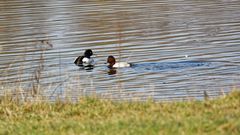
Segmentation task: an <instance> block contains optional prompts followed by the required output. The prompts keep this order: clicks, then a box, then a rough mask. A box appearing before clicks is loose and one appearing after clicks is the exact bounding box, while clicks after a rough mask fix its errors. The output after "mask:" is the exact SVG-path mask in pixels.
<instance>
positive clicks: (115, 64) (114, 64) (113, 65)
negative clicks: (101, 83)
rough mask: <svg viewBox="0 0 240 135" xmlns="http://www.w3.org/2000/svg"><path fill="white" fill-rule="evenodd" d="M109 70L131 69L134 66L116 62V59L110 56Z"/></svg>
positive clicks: (108, 61) (108, 60)
mask: <svg viewBox="0 0 240 135" xmlns="http://www.w3.org/2000/svg"><path fill="white" fill-rule="evenodd" d="M107 63H108V68H122V67H130V66H132V64H131V63H127V62H116V59H115V58H114V57H113V56H112V55H110V56H108V58H107Z"/></svg>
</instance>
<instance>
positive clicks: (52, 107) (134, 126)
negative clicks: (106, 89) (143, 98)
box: [0, 91, 240, 135]
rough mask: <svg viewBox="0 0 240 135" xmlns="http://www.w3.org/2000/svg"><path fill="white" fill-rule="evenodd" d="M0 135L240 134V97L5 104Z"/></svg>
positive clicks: (1, 104)
mask: <svg viewBox="0 0 240 135" xmlns="http://www.w3.org/2000/svg"><path fill="white" fill-rule="evenodd" d="M0 134H6V135H7V134H22V135H28V134H41V135H43V134H54V135H56V134H59V135H60V134H68V135H71V134H83V135H93V134H99V135H105V134H106V135H108V134H110V135H119V134H122V135H128V134H129V135H159V134H172V135H178V134H186V135H189V134H194V135H195V134H199V135H204V134H216V135H221V134H226V135H231V134H236V135H237V134H240V92H239V91H238V92H237V91H235V92H232V93H231V94H230V95H228V96H226V97H220V98H218V99H215V100H206V101H185V102H168V103H166V102H165V103H156V102H152V101H147V102H126V101H123V102H119V101H117V102H116V101H115V102H114V101H109V100H101V99H96V98H84V99H81V100H79V102H78V103H75V104H74V103H70V102H56V103H47V102H35V103H33V102H24V103H19V102H17V101H13V100H11V99H6V98H1V100H0Z"/></svg>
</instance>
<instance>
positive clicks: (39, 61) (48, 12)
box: [0, 0, 240, 101]
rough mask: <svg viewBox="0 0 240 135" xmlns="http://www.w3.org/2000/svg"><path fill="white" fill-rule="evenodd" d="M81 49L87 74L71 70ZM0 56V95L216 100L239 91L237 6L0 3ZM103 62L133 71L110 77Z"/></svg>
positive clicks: (221, 0) (222, 1)
mask: <svg viewBox="0 0 240 135" xmlns="http://www.w3.org/2000/svg"><path fill="white" fill-rule="evenodd" d="M85 49H92V50H93V52H94V56H93V57H94V59H95V61H96V65H95V67H94V68H93V69H92V70H85V69H81V68H79V67H77V66H75V65H74V63H73V62H74V60H75V59H76V58H77V57H78V56H79V55H82V54H83V52H84V50H85ZM0 52H1V53H0V58H1V59H0V84H1V85H2V87H1V89H0V91H1V93H2V92H3V91H5V90H7V89H8V88H9V87H16V88H19V87H20V88H22V89H23V90H24V91H23V92H25V93H28V92H29V91H31V89H32V88H33V87H35V86H41V89H40V91H38V92H39V93H41V94H43V95H45V96H47V97H49V99H50V100H51V99H54V98H55V97H63V98H64V97H71V98H73V99H74V98H77V97H79V96H84V95H91V94H94V95H99V96H102V97H104V98H112V99H129V100H131V99H140V100H144V99H147V98H149V97H151V98H154V99H155V100H160V101H161V100H184V99H189V98H194V99H202V98H203V97H204V94H203V93H204V91H206V92H207V94H208V95H209V96H210V97H217V96H219V95H221V94H223V93H228V92H229V91H231V90H232V89H233V88H239V87H240V73H239V69H240V1H239V0H208V1H206V0H201V1H199V0H167V1H157V0H156V1H152V0H151V1H138V0H119V1H113V0H106V1H103V0H93V1H84V0H80V1H76V0H68V1H59V0H49V1H32V0H25V1H24V2H21V1H18V0H12V1H0ZM108 55H114V56H115V57H116V58H117V61H128V62H130V63H133V64H134V66H133V67H131V68H121V69H116V70H109V69H108V68H107V67H106V65H105V64H104V63H105V62H106V58H107V56H108ZM28 89H29V91H28Z"/></svg>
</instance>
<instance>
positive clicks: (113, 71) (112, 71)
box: [108, 68, 117, 75]
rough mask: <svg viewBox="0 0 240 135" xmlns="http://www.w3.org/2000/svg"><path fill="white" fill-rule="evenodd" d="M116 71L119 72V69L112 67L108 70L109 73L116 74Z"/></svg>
mask: <svg viewBox="0 0 240 135" xmlns="http://www.w3.org/2000/svg"><path fill="white" fill-rule="evenodd" d="M116 73H117V70H116V69H113V68H110V69H109V70H108V75H114V74H116Z"/></svg>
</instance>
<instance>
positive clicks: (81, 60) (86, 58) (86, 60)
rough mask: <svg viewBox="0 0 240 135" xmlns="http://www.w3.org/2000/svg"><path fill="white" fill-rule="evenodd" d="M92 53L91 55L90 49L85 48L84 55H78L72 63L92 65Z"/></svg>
mask: <svg viewBox="0 0 240 135" xmlns="http://www.w3.org/2000/svg"><path fill="white" fill-rule="evenodd" d="M92 55H93V52H92V50H91V49H87V50H85V52H84V55H83V56H78V57H77V59H76V60H75V61H74V63H75V64H76V65H77V66H92V65H93V64H94V60H93V58H91V56H92Z"/></svg>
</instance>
